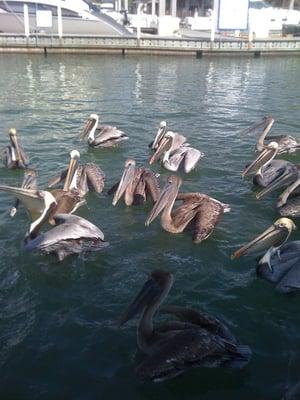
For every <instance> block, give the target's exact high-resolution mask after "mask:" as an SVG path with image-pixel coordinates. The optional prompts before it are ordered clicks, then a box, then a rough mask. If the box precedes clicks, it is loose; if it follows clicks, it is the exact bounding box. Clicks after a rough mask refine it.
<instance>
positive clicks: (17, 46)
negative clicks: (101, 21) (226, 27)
mask: <svg viewBox="0 0 300 400" xmlns="http://www.w3.org/2000/svg"><path fill="white" fill-rule="evenodd" d="M14 51H15V52H42V51H44V52H48V51H49V52H63V53H66V52H86V53H89V52H117V53H120V52H121V53H122V54H126V53H136V52H139V53H152V54H172V53H173V54H174V53H183V54H196V55H197V56H199V57H201V56H202V55H203V54H222V53H230V54H233V53H238V54H241V53H243V54H254V55H256V56H259V55H261V54H279V53H294V54H295V53H299V54H300V39H299V40H296V39H295V40H293V39H292V40H285V39H276V40H270V39H268V40H254V41H252V42H249V41H247V40H242V39H224V40H221V39H220V40H219V39H217V40H215V41H214V42H211V41H210V40H205V39H184V38H161V37H142V38H140V39H137V38H136V37H133V36H131V37H103V36H89V35H85V36H82V35H80V36H79V35H65V36H64V37H63V38H59V37H58V36H53V35H41V34H39V35H34V36H30V37H26V36H25V35H13V34H10V35H8V34H0V52H14Z"/></svg>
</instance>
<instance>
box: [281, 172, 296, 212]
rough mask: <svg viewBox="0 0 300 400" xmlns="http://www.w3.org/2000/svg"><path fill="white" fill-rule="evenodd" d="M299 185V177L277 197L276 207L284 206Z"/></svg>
mask: <svg viewBox="0 0 300 400" xmlns="http://www.w3.org/2000/svg"><path fill="white" fill-rule="evenodd" d="M299 185H300V177H299V178H298V179H297V180H296V181H295V182H294V183H293V184H292V185H290V186H288V187H287V188H286V189H285V191H284V192H283V193H281V195H280V196H279V197H278V200H277V204H276V207H277V208H280V207H283V206H284V205H285V204H286V202H287V200H288V198H289V196H290V194H291V193H293V191H294V190H295V189H297V187H298V186H299Z"/></svg>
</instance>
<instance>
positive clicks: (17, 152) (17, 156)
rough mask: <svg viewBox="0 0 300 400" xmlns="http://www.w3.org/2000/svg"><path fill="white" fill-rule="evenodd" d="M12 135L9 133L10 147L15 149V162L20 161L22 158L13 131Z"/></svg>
mask: <svg viewBox="0 0 300 400" xmlns="http://www.w3.org/2000/svg"><path fill="white" fill-rule="evenodd" d="M11 131H12V132H13V133H10V134H9V136H10V141H11V144H12V146H13V147H14V149H15V153H16V161H22V157H21V152H20V148H19V143H18V139H17V135H16V133H15V130H11Z"/></svg>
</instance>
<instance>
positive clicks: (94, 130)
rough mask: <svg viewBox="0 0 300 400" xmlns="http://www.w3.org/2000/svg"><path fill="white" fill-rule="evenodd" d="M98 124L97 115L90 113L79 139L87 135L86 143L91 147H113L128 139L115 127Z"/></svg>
mask: <svg viewBox="0 0 300 400" xmlns="http://www.w3.org/2000/svg"><path fill="white" fill-rule="evenodd" d="M98 124H99V117H98V115H97V114H91V115H90V117H89V118H88V120H87V121H86V123H85V126H84V128H83V131H82V132H81V134H80V136H79V137H80V139H81V140H82V139H84V138H85V137H86V136H88V144H89V145H90V146H92V147H113V146H116V145H118V144H119V143H120V142H121V141H123V140H126V139H128V136H127V135H126V134H125V133H124V132H123V131H121V130H120V129H118V128H117V127H115V126H111V125H98Z"/></svg>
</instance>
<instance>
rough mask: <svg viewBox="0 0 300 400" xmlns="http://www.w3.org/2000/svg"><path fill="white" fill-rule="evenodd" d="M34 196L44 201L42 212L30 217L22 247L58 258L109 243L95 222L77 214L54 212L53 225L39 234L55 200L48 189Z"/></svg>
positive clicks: (101, 246) (92, 249) (96, 249)
mask: <svg viewBox="0 0 300 400" xmlns="http://www.w3.org/2000/svg"><path fill="white" fill-rule="evenodd" d="M36 196H38V197H39V199H40V201H41V202H43V211H42V213H41V215H40V216H39V217H38V218H36V219H35V220H33V222H32V223H31V224H30V228H29V230H28V232H27V234H26V237H25V249H26V250H28V251H32V250H38V251H40V252H41V253H43V254H50V253H54V254H56V255H57V257H58V259H59V260H60V261H61V260H63V259H64V258H65V257H66V256H68V255H70V254H79V253H82V252H86V251H98V250H101V249H102V248H103V247H106V246H107V245H108V244H109V243H107V242H105V241H104V235H103V233H102V231H101V230H100V229H99V228H97V227H96V226H95V225H94V224H92V223H91V222H89V221H87V220H86V219H84V218H81V217H78V216H76V215H68V214H55V215H54V217H53V218H54V220H55V224H56V226H55V227H54V228H52V229H50V230H49V231H48V232H46V233H42V234H39V231H40V228H41V226H42V225H43V223H44V222H46V221H47V220H48V219H49V217H50V215H51V214H53V210H55V209H56V207H57V203H56V200H55V198H54V197H53V196H52V194H51V193H50V192H47V191H43V190H41V191H37V192H36Z"/></svg>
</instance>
